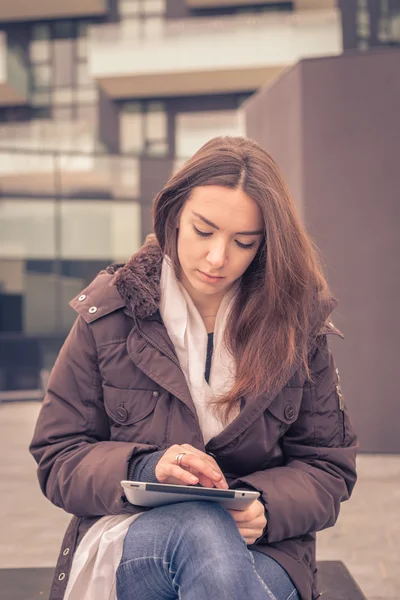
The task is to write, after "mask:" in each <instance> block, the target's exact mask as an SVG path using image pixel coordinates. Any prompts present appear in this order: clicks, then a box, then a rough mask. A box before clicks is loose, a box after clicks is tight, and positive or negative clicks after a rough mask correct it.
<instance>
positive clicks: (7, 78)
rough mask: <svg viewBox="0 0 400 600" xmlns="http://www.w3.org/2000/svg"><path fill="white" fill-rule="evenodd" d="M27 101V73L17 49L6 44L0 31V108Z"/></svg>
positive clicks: (4, 35) (3, 33) (2, 32)
mask: <svg viewBox="0 0 400 600" xmlns="http://www.w3.org/2000/svg"><path fill="white" fill-rule="evenodd" d="M27 99H28V72H27V69H26V67H25V65H24V61H23V58H22V56H21V54H20V52H19V49H18V47H15V48H12V47H10V46H8V44H7V35H6V33H5V32H4V31H0V106H8V105H13V106H15V105H17V104H25V103H26V102H27Z"/></svg>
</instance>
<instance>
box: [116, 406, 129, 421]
mask: <svg viewBox="0 0 400 600" xmlns="http://www.w3.org/2000/svg"><path fill="white" fill-rule="evenodd" d="M127 418H128V411H127V410H126V408H124V407H123V406H118V408H117V419H118V421H120V422H121V423H123V422H124V421H126V420H127Z"/></svg>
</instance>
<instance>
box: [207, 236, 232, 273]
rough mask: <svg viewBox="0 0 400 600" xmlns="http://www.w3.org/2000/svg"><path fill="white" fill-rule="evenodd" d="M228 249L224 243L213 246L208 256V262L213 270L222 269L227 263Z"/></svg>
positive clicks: (216, 243)
mask: <svg viewBox="0 0 400 600" xmlns="http://www.w3.org/2000/svg"><path fill="white" fill-rule="evenodd" d="M227 258H228V256H227V248H226V245H225V244H224V243H223V242H215V243H214V244H212V246H211V248H210V249H209V252H208V255H207V262H208V264H209V265H210V266H211V267H212V268H213V269H216V270H217V269H221V268H222V267H224V266H225V263H226V261H227Z"/></svg>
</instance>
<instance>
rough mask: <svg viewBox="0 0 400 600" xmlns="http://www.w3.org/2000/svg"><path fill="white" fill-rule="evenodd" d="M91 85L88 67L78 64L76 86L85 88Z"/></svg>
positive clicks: (82, 63) (85, 64)
mask: <svg viewBox="0 0 400 600" xmlns="http://www.w3.org/2000/svg"><path fill="white" fill-rule="evenodd" d="M91 84H93V80H92V78H91V77H90V74H89V69H88V65H87V63H86V62H80V63H78V86H79V87H86V86H89V85H91Z"/></svg>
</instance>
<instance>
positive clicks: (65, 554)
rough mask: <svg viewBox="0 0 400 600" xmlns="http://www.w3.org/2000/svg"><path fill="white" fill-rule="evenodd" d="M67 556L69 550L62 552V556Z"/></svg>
mask: <svg viewBox="0 0 400 600" xmlns="http://www.w3.org/2000/svg"><path fill="white" fill-rule="evenodd" d="M67 554H69V548H65V550H64V551H63V555H64V556H67Z"/></svg>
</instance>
